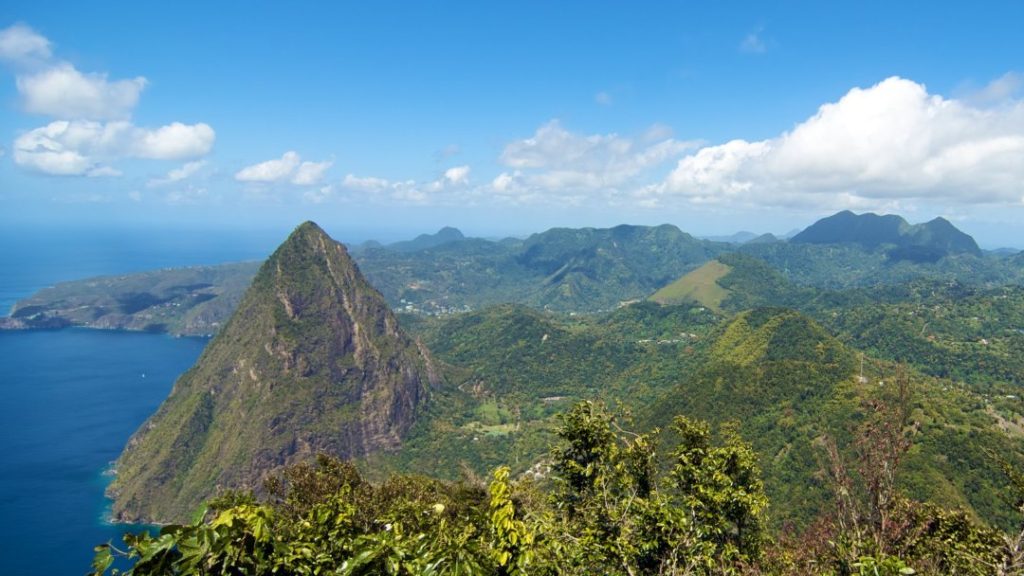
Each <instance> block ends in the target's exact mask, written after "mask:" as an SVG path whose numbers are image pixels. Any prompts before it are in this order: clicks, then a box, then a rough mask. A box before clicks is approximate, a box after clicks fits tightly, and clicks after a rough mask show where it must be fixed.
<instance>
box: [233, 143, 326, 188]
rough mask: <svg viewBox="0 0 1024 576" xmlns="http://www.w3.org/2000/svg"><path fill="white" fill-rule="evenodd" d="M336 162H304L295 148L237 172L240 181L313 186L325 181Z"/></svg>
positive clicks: (236, 178)
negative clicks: (327, 173)
mask: <svg viewBox="0 0 1024 576" xmlns="http://www.w3.org/2000/svg"><path fill="white" fill-rule="evenodd" d="M333 164H334V162H332V161H324V162H303V161H302V158H301V157H300V156H299V154H298V153H297V152H295V151H294V150H289V151H288V152H285V153H284V154H283V155H282V156H281V157H280V158H277V159H274V160H267V161H266V162H260V163H259V164H253V165H252V166H246V167H245V168H242V169H241V170H239V171H238V172H237V173H236V174H235V180H238V181H239V182H263V183H268V184H270V183H279V182H291V183H292V184H295V185H298V186H313V185H316V184H319V183H320V182H322V181H323V177H324V173H325V172H327V169H328V168H330V167H331V166H332V165H333Z"/></svg>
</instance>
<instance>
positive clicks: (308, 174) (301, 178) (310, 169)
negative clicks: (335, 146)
mask: <svg viewBox="0 0 1024 576" xmlns="http://www.w3.org/2000/svg"><path fill="white" fill-rule="evenodd" d="M333 165H334V162H331V161H326V162H303V163H302V164H299V167H298V169H296V170H295V175H294V176H292V184H296V185H298V186H312V185H314V184H319V183H321V182H323V180H324V174H325V173H326V172H327V169H328V168H330V167H331V166H333Z"/></svg>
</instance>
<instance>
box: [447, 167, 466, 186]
mask: <svg viewBox="0 0 1024 576" xmlns="http://www.w3.org/2000/svg"><path fill="white" fill-rule="evenodd" d="M444 179H445V180H446V181H447V182H449V183H451V184H455V185H462V184H468V183H469V166H455V167H454V168H449V169H447V170H445V171H444Z"/></svg>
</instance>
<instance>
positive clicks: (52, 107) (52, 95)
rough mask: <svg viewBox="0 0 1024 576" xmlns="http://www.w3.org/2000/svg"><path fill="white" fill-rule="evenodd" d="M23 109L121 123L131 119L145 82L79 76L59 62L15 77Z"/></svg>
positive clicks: (91, 75)
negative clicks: (39, 70) (120, 121)
mask: <svg viewBox="0 0 1024 576" xmlns="http://www.w3.org/2000/svg"><path fill="white" fill-rule="evenodd" d="M17 86H18V92H20V93H21V96H22V98H23V99H24V101H25V110H26V111H27V112H29V113H32V114H43V115H46V116H52V117H54V118H73V119H78V118H84V119H90V120H120V119H125V118H128V117H130V116H131V113H132V110H134V109H135V106H136V104H138V103H139V94H141V93H142V89H143V88H145V87H146V79H145V78H143V77H141V76H139V77H137V78H133V79H131V80H116V81H109V80H107V75H106V74H82V73H81V72H79V71H78V70H76V69H75V68H74V66H72V65H71V64H68V63H60V64H57V65H56V66H53V67H52V68H48V69H46V70H43V71H41V72H37V73H35V74H31V75H28V76H18V79H17Z"/></svg>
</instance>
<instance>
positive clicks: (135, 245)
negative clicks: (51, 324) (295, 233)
mask: <svg viewBox="0 0 1024 576" xmlns="http://www.w3.org/2000/svg"><path fill="white" fill-rule="evenodd" d="M282 239H283V235H269V234H260V235H257V234H250V235H245V236H239V235H234V234H215V233H198V232H187V233H186V232H174V231H166V232H160V231H151V230H104V231H101V232H97V231H68V230H63V231H40V230H10V229H7V230H4V231H2V232H0V311H2V312H3V313H4V314H6V313H7V311H8V310H10V308H11V306H12V305H13V304H14V302H15V301H17V300H18V299H19V298H23V297H25V296H28V295H30V294H32V293H33V292H35V291H36V290H38V289H40V288H43V287H45V286H48V285H51V284H53V283H55V282H59V281H62V280H73V279H79V278H85V277H89V276H97V275H107V274H120V273H126V272H133V271H142V270H150V269H154V268H164V267H172V266H186V265H198V264H215V263H220V262H236V261H241V260H253V259H262V258H265V257H266V256H267V255H268V254H269V253H270V251H272V250H273V248H274V246H275V245H276V244H277V243H279V242H280V241H281V240H282ZM205 344H206V340H205V339H199V338H173V337H170V336H166V335H160V334H142V333H130V332H110V331H98V330H88V329H67V330H54V331H32V332H0V552H2V554H0V556H2V557H3V562H2V564H0V573H2V574H4V575H5V576H29V575H46V576H64V575H81V574H85V573H86V572H88V571H89V568H90V562H91V559H92V554H93V551H92V549H93V547H94V546H96V545H97V544H101V543H104V542H107V541H112V542H113V543H114V544H115V545H119V544H121V535H122V534H123V532H124V530H125V529H137V528H138V527H125V526H117V525H111V524H109V523H107V521H106V513H107V508H108V504H109V503H108V501H107V500H106V499H105V498H104V496H103V492H104V489H105V486H106V484H107V482H108V480H109V477H108V476H106V475H105V471H106V470H107V469H108V468H109V466H110V464H111V462H112V461H113V460H114V459H115V458H117V455H118V454H119V453H120V451H121V449H122V448H123V447H124V445H125V442H126V441H127V440H128V437H129V436H130V435H131V433H132V432H134V431H135V429H136V428H138V426H139V425H140V424H141V423H142V422H143V421H144V420H145V419H146V417H147V416H149V415H150V414H152V413H153V411H154V410H155V409H156V408H157V406H159V404H160V402H161V401H162V400H163V399H164V398H165V397H166V396H167V393H168V392H169V391H170V389H171V386H172V384H173V383H174V380H175V379H176V378H177V377H178V375H180V374H181V373H182V372H184V371H185V370H186V369H187V368H188V367H189V366H191V365H192V364H193V363H194V362H195V360H196V358H198V356H199V354H200V353H201V352H202V350H203V347H204V346H205Z"/></svg>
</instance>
